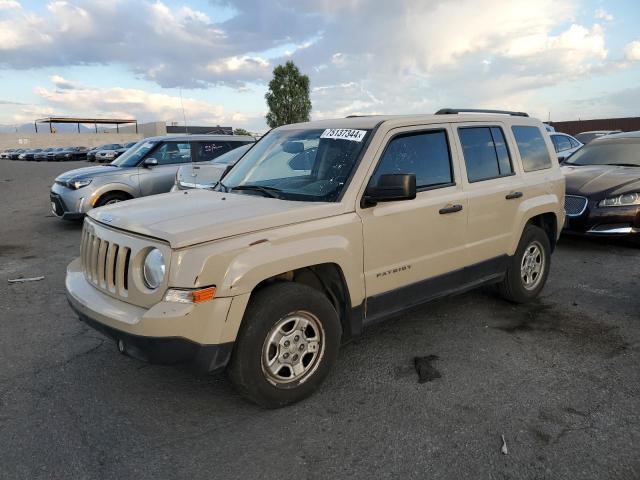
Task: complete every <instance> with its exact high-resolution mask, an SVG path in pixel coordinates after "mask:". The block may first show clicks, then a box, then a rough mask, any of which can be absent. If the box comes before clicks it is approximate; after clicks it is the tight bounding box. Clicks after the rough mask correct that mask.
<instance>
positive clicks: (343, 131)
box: [320, 128, 367, 142]
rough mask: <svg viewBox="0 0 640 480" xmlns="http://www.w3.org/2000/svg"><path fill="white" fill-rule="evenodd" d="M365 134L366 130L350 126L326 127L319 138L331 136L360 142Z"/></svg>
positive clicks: (336, 138)
mask: <svg viewBox="0 0 640 480" xmlns="http://www.w3.org/2000/svg"><path fill="white" fill-rule="evenodd" d="M366 134H367V131H366V130H354V129H352V128H327V129H326V130H325V131H324V132H322V135H320V138H333V139H335V140H351V141H354V142H361V141H362V139H363V138H364V136H365V135H366Z"/></svg>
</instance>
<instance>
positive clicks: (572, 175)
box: [562, 165, 640, 199]
mask: <svg viewBox="0 0 640 480" xmlns="http://www.w3.org/2000/svg"><path fill="white" fill-rule="evenodd" d="M562 172H563V173H564V175H565V178H566V189H567V193H568V194H569V195H584V196H586V197H594V198H595V199H598V198H605V197H608V196H610V195H620V194H622V193H627V192H638V191H640V167H618V166H615V165H585V166H579V165H577V166H572V165H563V166H562Z"/></svg>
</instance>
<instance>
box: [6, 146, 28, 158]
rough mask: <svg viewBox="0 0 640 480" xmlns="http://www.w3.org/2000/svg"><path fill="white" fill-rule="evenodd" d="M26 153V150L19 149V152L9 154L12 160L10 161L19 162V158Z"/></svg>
mask: <svg viewBox="0 0 640 480" xmlns="http://www.w3.org/2000/svg"><path fill="white" fill-rule="evenodd" d="M24 152H25V149H24V148H18V149H17V150H14V151H13V152H11V153H10V154H9V159H10V160H18V158H19V157H20V155H21V154H22V153H24Z"/></svg>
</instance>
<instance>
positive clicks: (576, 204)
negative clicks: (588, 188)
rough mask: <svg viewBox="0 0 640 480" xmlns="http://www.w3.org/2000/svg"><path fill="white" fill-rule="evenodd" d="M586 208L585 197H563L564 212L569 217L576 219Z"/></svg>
mask: <svg viewBox="0 0 640 480" xmlns="http://www.w3.org/2000/svg"><path fill="white" fill-rule="evenodd" d="M586 208H587V199H586V198H585V197H578V196H576V195H565V197H564V211H565V212H567V215H568V216H570V217H577V216H579V215H582V214H583V213H584V211H585V209H586Z"/></svg>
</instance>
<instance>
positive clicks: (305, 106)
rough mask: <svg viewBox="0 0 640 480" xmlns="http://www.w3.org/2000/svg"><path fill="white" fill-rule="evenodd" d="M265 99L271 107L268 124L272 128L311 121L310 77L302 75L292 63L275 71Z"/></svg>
mask: <svg viewBox="0 0 640 480" xmlns="http://www.w3.org/2000/svg"><path fill="white" fill-rule="evenodd" d="M264 98H265V99H266V100H267V106H268V107H269V113H267V116H266V119H267V124H268V125H269V126H270V127H271V128H275V127H279V126H280V125H287V124H289V123H298V122H308V121H309V114H310V113H311V99H310V98H309V77H308V76H306V75H302V74H301V73H300V70H298V67H296V65H295V63H293V62H292V61H288V62H287V63H285V64H284V65H278V66H277V67H276V68H274V69H273V78H272V79H271V81H270V82H269V91H268V92H267V93H266V95H265V96H264Z"/></svg>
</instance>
